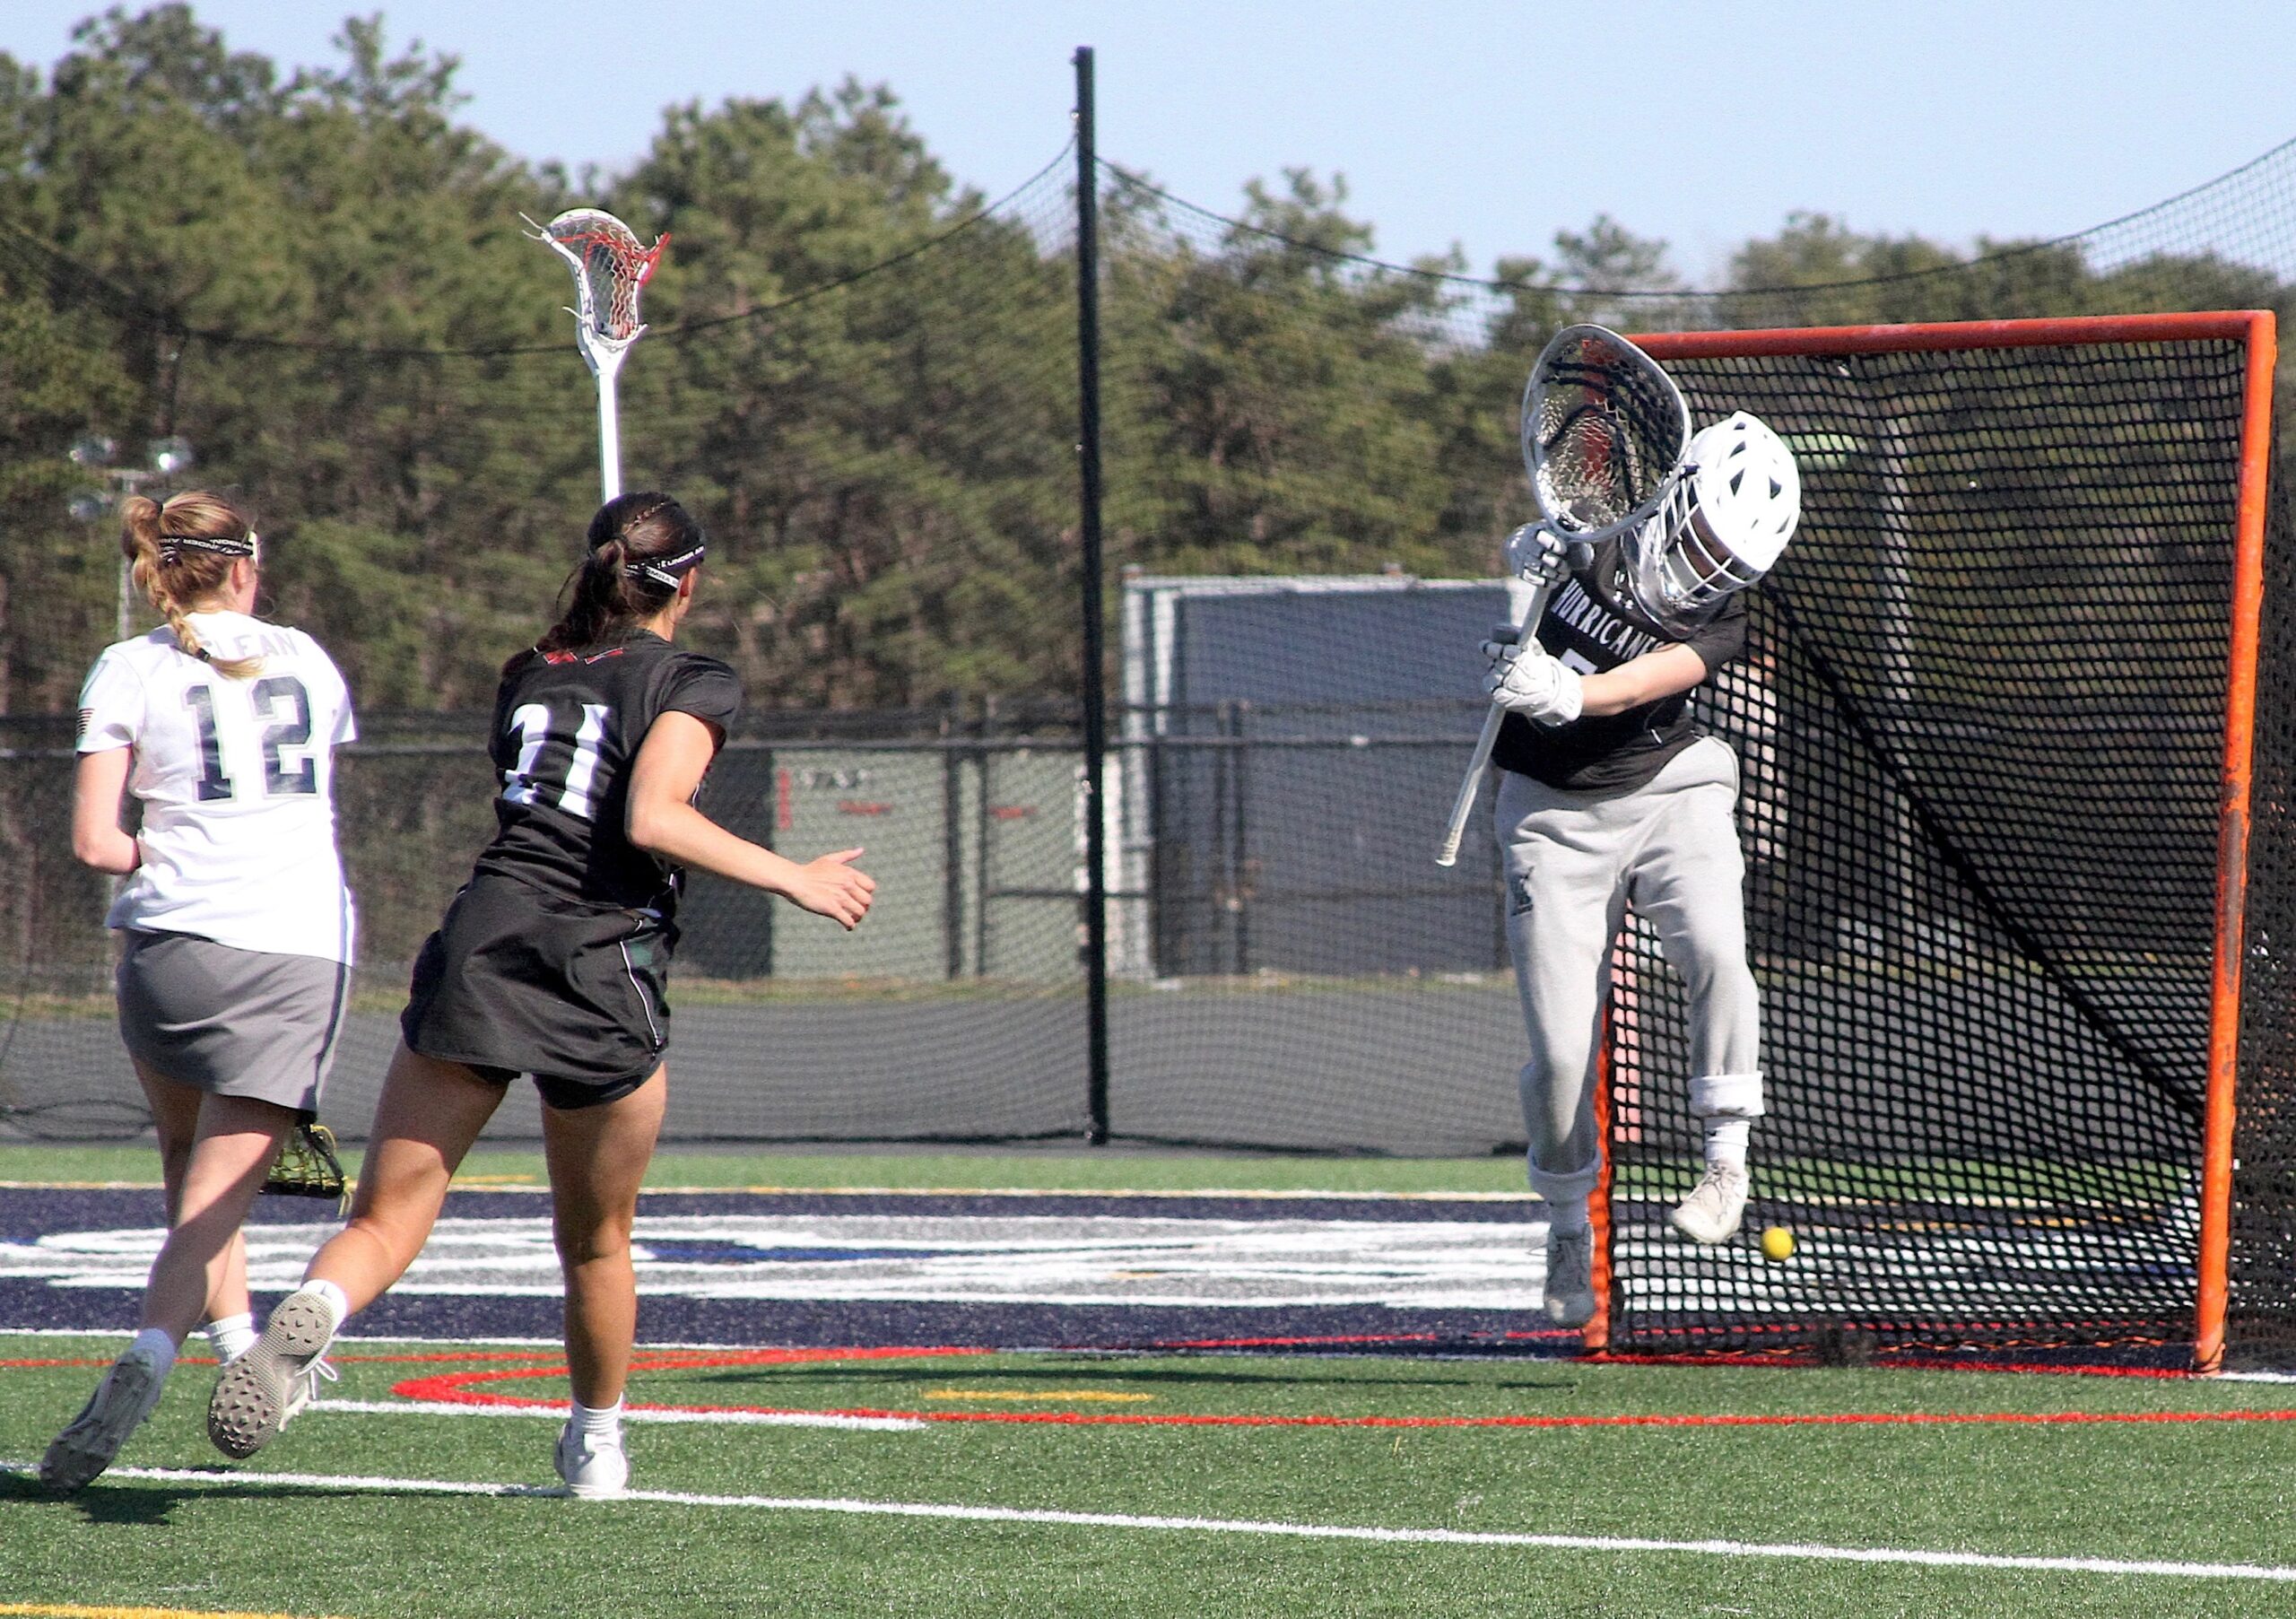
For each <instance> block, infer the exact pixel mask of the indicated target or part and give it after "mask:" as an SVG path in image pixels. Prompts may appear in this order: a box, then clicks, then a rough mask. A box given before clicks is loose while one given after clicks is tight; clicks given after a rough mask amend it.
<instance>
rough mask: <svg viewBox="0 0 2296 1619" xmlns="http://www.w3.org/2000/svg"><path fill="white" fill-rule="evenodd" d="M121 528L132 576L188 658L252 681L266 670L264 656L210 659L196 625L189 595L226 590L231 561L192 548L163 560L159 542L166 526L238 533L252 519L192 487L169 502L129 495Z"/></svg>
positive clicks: (216, 534) (234, 677)
mask: <svg viewBox="0 0 2296 1619" xmlns="http://www.w3.org/2000/svg"><path fill="white" fill-rule="evenodd" d="M120 518H121V519H122V532H121V535H120V541H119V548H120V550H121V551H122V552H123V553H125V554H126V557H127V559H128V577H129V578H130V579H134V580H135V585H136V588H138V589H140V590H142V591H143V595H144V596H145V598H146V599H147V600H149V601H150V602H151V604H152V607H153V608H154V609H156V610H157V611H158V613H159V614H160V616H161V618H162V619H164V620H166V621H167V625H168V632H169V633H170V634H171V635H173V636H174V637H175V640H176V646H177V647H178V648H179V649H180V650H181V651H182V652H183V653H184V654H185V656H187V657H196V658H197V659H199V661H200V662H202V663H204V664H206V665H208V666H211V667H213V669H214V670H215V671H216V673H217V674H219V675H222V676H223V677H224V678H225V679H227V680H247V679H249V678H251V677H252V676H254V675H258V674H260V673H261V672H262V670H263V659H262V658H260V657H223V658H218V657H211V656H210V655H209V654H208V651H207V648H205V647H204V646H202V645H201V644H200V640H199V632H198V631H196V630H194V629H193V628H192V627H191V620H190V616H189V614H190V612H191V609H189V608H187V606H186V605H184V600H185V597H187V596H188V597H189V598H190V599H191V600H193V601H197V600H198V599H200V598H201V597H203V596H212V595H213V594H214V593H215V592H216V591H217V590H220V589H221V588H222V585H223V581H224V579H225V578H226V577H227V576H228V575H229V574H230V570H231V561H232V559H230V558H229V557H226V556H222V555H218V554H215V553H204V552H193V553H189V554H178V555H177V556H175V557H173V558H168V559H165V560H163V559H162V556H161V550H160V544H161V539H162V538H163V537H165V535H164V534H163V532H162V531H163V530H170V531H173V530H180V531H181V532H182V533H183V534H185V535H195V536H196V535H211V536H212V537H224V536H230V537H236V536H238V535H244V534H246V533H248V523H247V520H246V519H245V518H242V517H241V516H240V515H239V513H238V512H237V511H236V510H234V509H232V507H231V505H230V502H229V501H227V500H222V498H220V497H219V496H216V495H213V494H210V493H208V492H206V491H205V490H199V489H191V490H186V491H185V492H183V493H181V494H178V495H175V496H173V497H171V498H170V500H169V501H168V503H167V504H166V505H165V506H161V504H159V502H157V501H155V500H152V499H151V498H150V497H148V496H145V495H130V496H128V497H127V499H126V500H123V501H121V502H120Z"/></svg>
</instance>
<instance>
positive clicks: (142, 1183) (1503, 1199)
mask: <svg viewBox="0 0 2296 1619" xmlns="http://www.w3.org/2000/svg"><path fill="white" fill-rule="evenodd" d="M354 1179H355V1177H354ZM160 1189H161V1187H160V1183H159V1182H158V1181H156V1180H0V1191H11V1192H51V1191H68V1192H156V1191H158V1190H160ZM448 1189H449V1190H452V1191H457V1192H525V1193H531V1194H533V1195H535V1196H537V1197H540V1196H544V1195H546V1194H548V1192H549V1191H550V1188H549V1187H547V1186H545V1185H544V1184H542V1183H541V1182H539V1181H528V1182H517V1181H503V1182H496V1181H490V1180H484V1179H481V1180H475V1181H470V1180H457V1181H456V1182H455V1184H454V1185H453V1186H452V1187H451V1188H448ZM643 1190H644V1192H645V1195H646V1196H648V1197H1046V1198H1054V1197H1161V1198H1170V1199H1175V1200H1178V1199H1185V1198H1189V1197H1219V1198H1223V1199H1229V1200H1238V1201H1239V1200H1245V1199H1255V1200H1264V1201H1266V1202H1270V1203H1294V1202H1305V1201H1309V1200H1315V1201H1326V1200H1328V1201H1332V1202H1341V1203H1536V1202H1538V1201H1539V1197H1538V1194H1537V1193H1535V1192H1527V1191H1525V1192H1492V1191H1474V1192H1440V1191H1434V1192H1380V1191H1342V1190H1338V1189H1335V1188H1333V1189H1323V1190H1318V1189H1317V1188H1313V1187H1281V1188H1273V1189H1271V1188H1267V1187H1208V1188H1204V1189H1202V1190H1197V1189H1196V1188H1188V1187H1126V1186H1109V1187H1089V1186H649V1187H646V1188H643Z"/></svg>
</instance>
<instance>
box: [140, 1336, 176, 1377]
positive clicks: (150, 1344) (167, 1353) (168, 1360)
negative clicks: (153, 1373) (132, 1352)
mask: <svg viewBox="0 0 2296 1619" xmlns="http://www.w3.org/2000/svg"><path fill="white" fill-rule="evenodd" d="M128 1348H130V1349H140V1350H142V1351H143V1353H144V1354H147V1355H149V1356H150V1357H151V1361H152V1365H153V1366H155V1367H157V1368H159V1372H160V1375H161V1377H165V1376H167V1375H168V1373H169V1372H170V1371H174V1370H175V1364H176V1339H175V1335H174V1334H173V1333H171V1332H170V1331H169V1330H168V1329H167V1328H166V1327H145V1328H144V1329H143V1331H141V1332H139V1333H137V1334H136V1335H135V1342H134V1343H133V1344H130V1345H128Z"/></svg>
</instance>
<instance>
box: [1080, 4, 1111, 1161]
mask: <svg viewBox="0 0 2296 1619" xmlns="http://www.w3.org/2000/svg"><path fill="white" fill-rule="evenodd" d="M1075 62H1076V461H1077V466H1078V470H1079V472H1080V474H1082V478H1083V484H1082V488H1083V513H1082V519H1083V520H1082V523H1081V525H1080V538H1081V541H1082V545H1081V551H1082V556H1081V559H1080V560H1081V564H1082V565H1081V567H1080V569H1079V571H1080V573H1081V574H1082V575H1083V577H1082V579H1080V580H1079V581H1078V588H1080V589H1081V590H1082V591H1083V609H1084V668H1083V676H1084V683H1083V692H1084V1020H1085V1042H1086V1053H1085V1061H1086V1065H1087V1066H1086V1075H1087V1078H1086V1082H1085V1084H1086V1089H1085V1096H1084V1110H1085V1117H1086V1119H1087V1120H1088V1121H1089V1122H1088V1123H1087V1125H1086V1128H1085V1139H1086V1140H1087V1141H1090V1142H1091V1143H1092V1144H1093V1145H1100V1143H1102V1142H1104V1141H1106V1140H1107V1139H1108V1138H1109V892H1108V814H1107V811H1106V807H1105V806H1106V805H1107V803H1108V798H1107V796H1106V794H1105V793H1104V792H1103V791H1102V788H1103V786H1104V784H1105V782H1106V779H1107V766H1108V741H1109V738H1108V721H1107V717H1106V715H1105V714H1104V713H1103V712H1102V702H1103V699H1104V696H1105V693H1104V692H1103V691H1102V680H1101V668H1102V663H1103V659H1104V656H1105V653H1106V649H1107V648H1106V640H1107V631H1106V628H1105V626H1104V625H1103V624H1102V622H1101V614H1100V583H1101V580H1100V567H1101V564H1100V154H1099V152H1098V151H1097V150H1096V149H1095V146H1094V142H1093V134H1092V48H1091V46H1089V45H1080V46H1078V47H1077V48H1076V57H1075Z"/></svg>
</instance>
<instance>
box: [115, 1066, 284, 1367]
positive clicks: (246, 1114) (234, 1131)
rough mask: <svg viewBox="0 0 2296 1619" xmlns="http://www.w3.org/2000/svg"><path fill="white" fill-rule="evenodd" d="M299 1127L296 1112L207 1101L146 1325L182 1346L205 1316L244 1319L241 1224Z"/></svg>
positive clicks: (155, 1270)
mask: <svg viewBox="0 0 2296 1619" xmlns="http://www.w3.org/2000/svg"><path fill="white" fill-rule="evenodd" d="M186 1088H188V1087H186ZM294 1127H295V1114H294V1112H293V1111H292V1110H291V1109H287V1108H283V1107H281V1106H279V1105H278V1104H277V1103H275V1102H268V1101H257V1100H256V1099H255V1098H253V1097H247V1096H212V1095H211V1096H208V1097H205V1098H204V1100H203V1102H202V1105H201V1107H200V1110H199V1126H198V1131H197V1134H196V1137H195V1138H194V1141H193V1144H192V1148H191V1151H190V1153H189V1154H188V1155H187V1159H186V1161H185V1163H184V1167H183V1171H182V1178H181V1179H180V1181H179V1182H178V1193H177V1196H176V1197H175V1198H174V1199H173V1202H174V1204H175V1207H174V1209H173V1210H172V1211H171V1218H170V1230H169V1232H168V1240H167V1242H166V1243H165V1244H164V1245H163V1246H162V1247H161V1249H160V1254H159V1258H156V1259H154V1260H153V1261H152V1275H151V1280H150V1282H149V1283H148V1284H147V1285H146V1286H145V1288H144V1292H143V1322H142V1325H143V1326H145V1327H159V1328H161V1329H162V1330H164V1331H166V1332H167V1333H168V1334H169V1335H170V1336H172V1337H173V1338H174V1339H175V1341H176V1343H177V1344H178V1345H181V1344H182V1342H183V1340H184V1339H185V1338H186V1337H187V1336H190V1333H191V1329H192V1328H193V1327H196V1326H197V1325H198V1324H199V1319H200V1317H201V1316H202V1315H204V1314H211V1313H212V1314H214V1315H217V1316H222V1315H228V1314H243V1313H245V1311H246V1309H247V1245H246V1243H245V1241H244V1240H242V1239H241V1238H240V1236H239V1226H240V1223H241V1222H243V1221H244V1220H246V1218H247V1216H248V1208H249V1207H250V1206H252V1205H253V1204H254V1202H255V1199H256V1194H257V1192H258V1191H260V1190H261V1189H262V1187H263V1179H264V1175H265V1172H266V1171H268V1170H269V1169H270V1167H271V1161H272V1160H273V1159H274V1158H275V1157H277V1156H278V1153H279V1144H280V1143H281V1142H282V1141H283V1140H284V1139H285V1138H286V1136H287V1133H288V1132H289V1131H290V1130H291V1129H293V1128H294ZM234 1305H236V1306H237V1308H236V1309H234V1308H233V1306H234Z"/></svg>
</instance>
